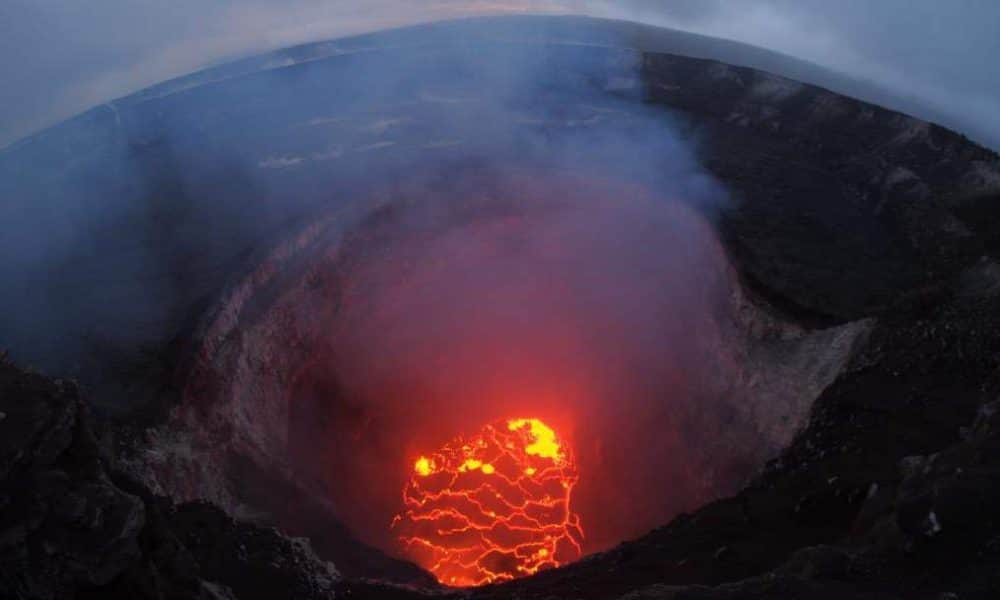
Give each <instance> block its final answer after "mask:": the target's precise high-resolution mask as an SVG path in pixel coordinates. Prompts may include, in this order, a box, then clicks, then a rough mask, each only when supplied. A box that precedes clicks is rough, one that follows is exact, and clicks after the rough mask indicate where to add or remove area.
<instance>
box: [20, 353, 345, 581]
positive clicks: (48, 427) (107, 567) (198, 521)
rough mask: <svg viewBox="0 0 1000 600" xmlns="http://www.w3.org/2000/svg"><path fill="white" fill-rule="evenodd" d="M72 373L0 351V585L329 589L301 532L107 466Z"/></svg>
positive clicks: (327, 571) (333, 574)
mask: <svg viewBox="0 0 1000 600" xmlns="http://www.w3.org/2000/svg"><path fill="white" fill-rule="evenodd" d="M108 465H109V459H108V457H107V455H102V452H101V445H100V444H99V442H98V439H97V438H96V437H95V434H94V428H93V421H92V419H91V417H89V415H88V409H87V407H86V405H85V404H84V403H83V402H82V401H81V399H80V397H79V392H78V390H77V387H76V386H75V384H73V383H70V382H65V381H60V380H52V379H48V378H46V377H43V376H41V375H36V374H31V373H26V372H24V371H22V370H20V369H18V368H16V367H14V366H13V365H11V364H10V363H8V362H6V361H0V466H2V470H0V506H2V508H3V511H2V513H0V596H2V597H4V598H7V597H11V598H25V599H36V598H37V599H61V598H74V597H75V598H93V599H95V600H96V599H97V598H139V599H147V598H148V599H151V600H152V599H166V598H171V599H173V598H177V599H181V598H202V599H205V600H211V599H216V598H242V599H251V598H330V597H332V595H333V589H334V586H335V584H336V582H337V580H338V578H339V574H338V573H337V571H336V570H335V569H334V568H333V566H332V565H331V564H330V563H327V562H324V561H322V560H320V559H319V558H317V557H316V555H315V553H313V551H312V549H311V548H310V547H309V544H308V542H306V541H305V540H302V539H289V538H287V537H285V536H282V535H281V534H279V533H278V532H277V531H275V530H273V529H264V528H260V527H257V526H255V525H250V524H246V523H239V522H236V521H234V520H233V519H232V518H231V517H229V516H227V515H226V514H225V513H223V512H222V511H221V510H220V509H218V508H214V507H211V506H208V505H205V504H198V503H195V504H186V505H180V506H175V505H174V504H173V503H171V502H170V501H169V500H167V499H165V498H158V497H156V496H154V495H153V494H151V493H150V492H149V491H148V490H147V489H146V488H144V487H143V486H142V485H141V484H138V483H136V482H134V481H132V480H130V479H129V478H128V477H126V476H124V475H121V474H116V473H115V471H114V470H113V469H112V470H109V468H108Z"/></svg>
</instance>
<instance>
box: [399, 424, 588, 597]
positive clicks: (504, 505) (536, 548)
mask: <svg viewBox="0 0 1000 600" xmlns="http://www.w3.org/2000/svg"><path fill="white" fill-rule="evenodd" d="M576 482H577V470H576V465H575V464H574V463H573V457H572V454H571V453H570V451H569V448H567V447H566V446H565V445H564V444H563V443H562V441H561V440H560V439H559V438H558V437H557V436H556V433H555V431H553V430H552V428H550V427H549V426H548V425H546V424H545V423H543V422H542V421H540V420H538V419H510V420H508V421H497V422H495V423H492V424H490V425H487V426H486V427H484V428H483V429H482V431H480V432H479V433H478V434H476V435H475V436H473V437H471V438H468V439H464V438H461V437H460V438H457V439H455V440H453V441H451V442H450V443H448V444H446V445H445V446H444V447H443V448H441V449H440V450H438V451H437V452H434V453H433V454H429V455H424V456H420V457H419V458H417V459H416V461H415V462H414V463H413V472H412V475H411V476H410V480H409V481H408V482H407V484H406V486H405V487H404V488H403V502H404V504H405V509H404V510H403V512H402V513H400V514H398V515H396V517H395V518H394V519H393V521H392V527H393V528H395V529H396V530H397V531H398V532H399V534H400V540H402V542H403V543H404V545H405V546H406V549H407V551H408V552H409V553H410V555H411V557H412V558H413V559H414V560H415V561H416V562H417V563H418V564H420V565H421V566H423V567H425V568H426V569H428V570H429V571H430V572H431V573H433V574H434V576H435V577H437V579H438V581H440V582H441V583H444V584H447V585H454V586H471V585H482V584H485V583H491V582H497V581H506V580H509V579H514V578H515V577H523V576H525V575H530V574H532V573H536V572H538V571H539V570H541V569H546V568H550V567H557V566H559V565H560V564H563V563H566V562H568V561H571V560H574V559H576V558H578V557H579V556H580V543H581V542H582V541H583V529H582V528H581V526H580V517H579V515H577V514H576V513H574V512H573V511H572V509H571V507H570V499H571V498H572V494H573V487H574V486H575V485H576Z"/></svg>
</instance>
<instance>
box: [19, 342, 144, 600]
mask: <svg viewBox="0 0 1000 600" xmlns="http://www.w3.org/2000/svg"><path fill="white" fill-rule="evenodd" d="M86 421H87V417H86V408H85V407H84V405H83V403H82V402H81V401H80V398H79V394H78V392H77V388H76V386H74V385H73V384H71V383H67V382H63V381H58V380H56V381H53V380H51V379H48V378H45V377H42V376H40V375H33V374H28V373H23V372H21V371H19V370H17V369H15V368H14V367H13V366H11V365H10V364H8V363H4V362H0V509H2V510H0V596H3V597H10V596H13V597H25V598H64V597H68V596H70V595H71V592H72V591H73V590H76V589H78V588H81V587H87V586H100V585H104V584H107V583H108V582H109V581H111V580H113V579H114V578H115V577H117V576H118V575H120V574H121V573H122V572H124V571H125V570H126V569H127V568H128V567H129V566H130V565H131V564H132V563H133V562H134V561H135V560H137V559H138V557H139V555H140V549H139V544H138V540H137V538H138V535H139V532H140V531H141V530H142V528H143V525H144V523H145V509H144V506H143V503H142V501H141V500H140V499H139V498H136V497H135V496H133V495H130V494H127V493H125V492H123V491H122V490H121V489H119V488H118V487H117V486H115V485H114V484H113V483H112V482H111V481H110V479H109V478H108V476H107V474H106V472H105V471H104V469H103V467H102V466H101V462H100V459H99V456H98V447H97V443H96V442H95V439H94V437H93V433H92V431H91V429H90V427H89V426H88V425H87V422H86Z"/></svg>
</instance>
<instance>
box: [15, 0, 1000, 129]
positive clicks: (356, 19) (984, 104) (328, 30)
mask: <svg viewBox="0 0 1000 600" xmlns="http://www.w3.org/2000/svg"><path fill="white" fill-rule="evenodd" d="M519 13H578V14H587V15H593V16H602V17H605V16H606V17H613V18H620V19H627V20H635V21H641V22H644V23H650V24H654V25H661V26H667V27H676V28H679V29H683V30H687V31H693V32H699V33H704V34H706V35H710V36H718V37H721V38H727V39H733V40H738V41H744V42H747V43H750V44H754V45H758V46H760V47H763V48H768V49H771V50H775V51H778V52H781V53H784V54H788V55H790V56H793V57H796V58H800V59H804V60H807V61H811V62H814V63H816V64H818V65H821V66H823V67H828V68H831V69H834V70H835V71H838V72H840V73H843V74H846V75H848V76H851V77H855V78H859V79H864V80H869V81H871V82H873V83H875V84H878V85H879V86H882V87H884V88H887V89H889V90H891V91H892V92H894V93H895V94H896V95H898V96H903V99H902V100H899V99H896V101H895V103H896V104H898V106H893V105H890V108H897V109H906V110H909V111H910V112H913V113H915V115H916V116H918V117H923V118H934V119H936V120H940V121H942V122H943V124H945V125H947V126H949V127H952V128H955V129H958V130H959V131H961V132H962V133H965V134H967V135H969V136H970V137H972V138H974V139H976V140H978V141H979V142H981V143H985V144H989V145H992V146H993V147H1000V120H998V119H1000V118H998V117H997V114H1000V110H998V107H1000V76H998V75H997V70H996V69H995V68H993V65H992V61H993V57H995V56H996V55H997V54H1000V41H998V39H1000V38H998V36H997V35H996V32H997V31H998V30H1000V5H998V4H997V3H996V2H992V1H991V0H957V1H954V2H939V1H936V0H887V1H884V2H875V3H873V2H865V1H863V0H845V1H843V2H824V1H822V0H801V1H797V0H751V1H725V0H704V1H702V0H674V1H672V2H661V1H658V0H616V1H614V2H610V1H607V0H509V1H506V2H496V1H492V0H450V1H444V2H441V1H435V2H422V1H416V0H405V1H404V0H371V1H366V2H352V1H346V0H336V1H329V0H295V1H294V2H282V3H280V4H276V3H273V2H265V1H263V0H249V1H245V2H239V3H232V2H228V1H225V0H211V1H208V2H194V1H192V0H179V1H177V2H170V3H149V2H144V3H135V2H129V1H127V0H107V1H104V2H100V3H90V4H86V5H84V4H80V3H77V2H70V1H66V0H61V1H57V2H45V3H41V2H34V1H32V0H10V1H8V2H4V3H3V4H2V5H0V75H2V78H3V81H4V85H3V86H2V88H0V106H3V114H2V115H0V146H2V145H4V144H7V143H10V142H12V141H14V140H15V139H17V138H19V137H21V136H24V135H27V134H29V133H31V132H33V131H37V130H38V129H39V128H41V127H44V126H46V125H49V124H52V123H54V122H56V121H58V120H60V119H63V118H66V117H69V116H71V115H72V114H74V113H77V112H80V111H82V110H84V109H86V108H89V107H91V106H94V105H96V104H99V103H101V102H106V101H108V100H111V99H113V98H116V97H119V96H122V95H125V94H128V93H131V92H133V91H136V90H138V89H140V88H142V87H145V86H148V85H152V84H154V83H156V82H158V81H162V80H164V79H168V78H171V77H177V76H180V75H183V74H185V73H187V72H190V71H193V70H195V69H198V68H203V67H205V66H209V65H212V64H218V63H220V62H222V61H225V60H230V59H233V58H238V57H240V56H246V55H250V54H253V53H257V52H261V51H265V50H270V49H275V48H279V47H283V46H288V45H291V44H296V43H301V42H307V41H314V40H320V39H329V38H333V37H338V36H342V35H348V34H354V33H360V32H364V31H373V30H377V29H383V28H386V27H393V26H399V25H405V24H412V23H417V22H425V21H431V20H436V19H444V18H454V17H466V16H477V15H484V14H519ZM818 83H819V84H820V85H823V82H822V81H819V82H818ZM834 89H836V86H834ZM838 91H839V90H838ZM847 91H849V90H847ZM890 101H892V100H890Z"/></svg>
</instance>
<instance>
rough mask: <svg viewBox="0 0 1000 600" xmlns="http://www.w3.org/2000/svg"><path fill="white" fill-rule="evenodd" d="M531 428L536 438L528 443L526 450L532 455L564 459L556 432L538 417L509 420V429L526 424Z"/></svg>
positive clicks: (532, 435) (557, 459)
mask: <svg viewBox="0 0 1000 600" xmlns="http://www.w3.org/2000/svg"><path fill="white" fill-rule="evenodd" d="M526 425H527V426H529V427H530V428H531V437H532V439H533V440H534V441H533V442H532V443H531V444H528V445H527V446H526V447H525V448H524V451H525V453H527V454H528V455H530V456H539V457H541V458H551V459H552V460H556V461H559V460H562V452H560V448H559V442H557V441H556V432H555V431H552V428H551V427H549V426H548V425H546V424H545V423H542V422H541V421H539V420H538V419H512V420H510V421H507V429H509V430H511V431H517V430H518V429H523V428H524V427H525V426H526Z"/></svg>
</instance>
